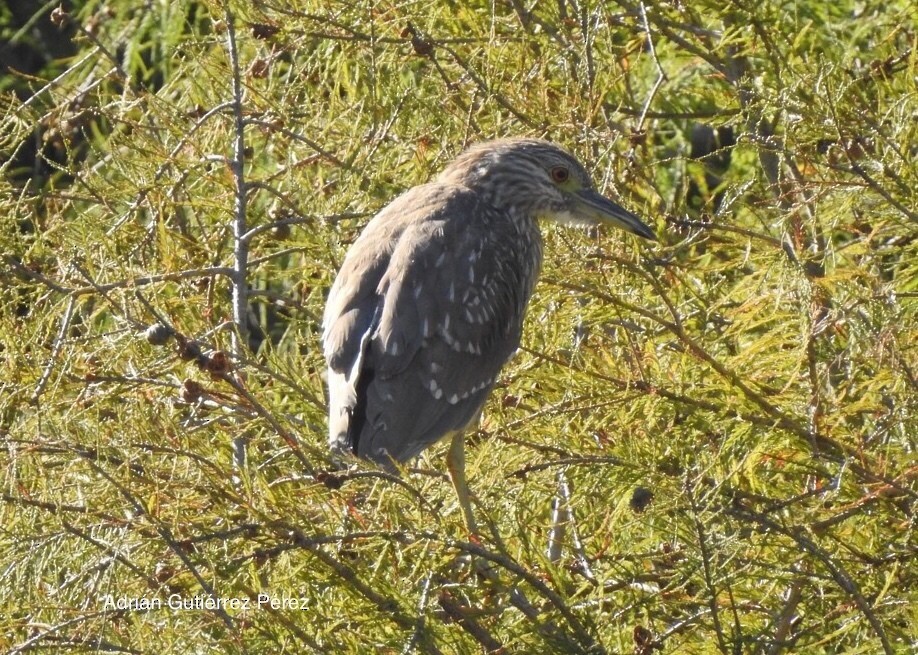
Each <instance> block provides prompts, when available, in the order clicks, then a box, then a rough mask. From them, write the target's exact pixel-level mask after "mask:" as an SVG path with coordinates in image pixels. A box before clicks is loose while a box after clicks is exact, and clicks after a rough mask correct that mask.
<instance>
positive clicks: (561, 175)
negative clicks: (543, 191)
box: [551, 166, 571, 182]
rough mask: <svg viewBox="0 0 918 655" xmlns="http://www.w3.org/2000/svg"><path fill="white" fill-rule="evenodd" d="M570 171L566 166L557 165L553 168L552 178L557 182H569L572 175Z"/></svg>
mask: <svg viewBox="0 0 918 655" xmlns="http://www.w3.org/2000/svg"><path fill="white" fill-rule="evenodd" d="M570 175H571V174H570V171H568V170H567V169H566V168H564V166H555V167H554V168H553V169H551V179H553V180H554V181H555V182H567V178H568V177H570Z"/></svg>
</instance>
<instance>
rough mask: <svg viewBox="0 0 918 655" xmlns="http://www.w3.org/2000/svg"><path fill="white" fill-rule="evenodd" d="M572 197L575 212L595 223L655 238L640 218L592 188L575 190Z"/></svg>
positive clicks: (653, 239)
mask: <svg viewBox="0 0 918 655" xmlns="http://www.w3.org/2000/svg"><path fill="white" fill-rule="evenodd" d="M574 198H575V199H576V201H577V205H578V206H577V213H578V214H580V215H581V216H583V217H584V218H587V219H589V220H592V221H596V222H597V223H611V224H612V225H614V226H616V227H619V228H621V229H623V230H627V231H628V232H631V233H632V234H637V235H638V236H640V237H644V238H645V239H650V240H651V241H656V240H657V235H655V234H654V233H653V230H651V229H650V228H649V227H647V225H646V224H645V223H644V222H643V221H642V220H641V219H640V218H638V217H637V216H635V215H634V214H632V213H631V212H630V211H628V210H627V209H625V208H624V207H622V206H620V205H618V204H616V203H614V202H612V201H611V200H609V199H608V198H606V197H605V196H603V195H600V194H598V193H596V192H595V191H593V190H592V189H581V190H579V191H575V192H574Z"/></svg>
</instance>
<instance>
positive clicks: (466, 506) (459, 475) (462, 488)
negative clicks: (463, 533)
mask: <svg viewBox="0 0 918 655" xmlns="http://www.w3.org/2000/svg"><path fill="white" fill-rule="evenodd" d="M446 468H447V470H448V471H449V477H450V480H452V482H453V487H455V489H456V496H457V497H458V498H459V507H460V508H462V514H463V515H464V517H465V526H466V527H467V528H468V529H469V535H470V536H473V537H477V536H478V535H479V534H480V533H479V532H478V524H477V523H476V522H475V515H474V514H473V513H472V502H471V498H470V497H469V487H468V485H467V484H466V482H465V438H464V436H463V433H462V431H461V430H460V431H457V432H454V433H453V436H452V440H451V442H450V444H449V452H448V453H447V454H446Z"/></svg>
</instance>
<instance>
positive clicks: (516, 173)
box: [322, 138, 656, 535]
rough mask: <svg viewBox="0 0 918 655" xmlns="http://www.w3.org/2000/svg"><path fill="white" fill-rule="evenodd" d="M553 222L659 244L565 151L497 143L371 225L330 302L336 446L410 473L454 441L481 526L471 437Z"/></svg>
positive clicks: (475, 150) (517, 328) (455, 464)
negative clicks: (468, 458) (470, 479)
mask: <svg viewBox="0 0 918 655" xmlns="http://www.w3.org/2000/svg"><path fill="white" fill-rule="evenodd" d="M542 220H549V221H556V222H559V223H567V224H575V225H577V224H579V225H597V224H603V223H606V224H610V225H613V226H615V227H618V228H621V229H623V230H625V231H627V232H630V233H632V234H635V235H638V236H640V237H643V238H644V239H649V240H656V236H655V234H654V232H653V230H651V228H650V227H648V226H647V225H646V224H645V223H644V222H643V221H642V220H641V219H640V218H639V217H638V216H637V215H635V214H633V213H631V212H630V211H628V210H626V209H625V208H623V207H622V206H621V205H619V204H617V203H615V202H613V201H612V200H609V199H608V198H606V197H605V196H603V195H601V194H600V193H599V192H597V191H596V189H595V187H594V184H593V182H592V180H591V177H590V175H589V173H588V172H587V170H586V169H585V168H584V166H583V165H582V164H581V163H580V162H579V161H578V160H577V159H576V158H575V157H574V156H573V155H571V154H570V153H568V152H567V151H566V150H565V149H563V148H562V147H560V146H558V145H555V144H554V143H551V142H549V141H545V140H541V139H534V138H510V139H498V140H493V141H485V142H482V143H478V144H475V145H472V146H471V147H469V148H468V149H466V150H465V151H464V152H462V153H461V154H460V155H459V156H458V157H457V158H456V159H455V160H453V161H452V162H451V163H450V164H448V165H447V166H446V168H445V169H444V170H443V171H442V172H441V173H440V174H439V175H438V176H437V177H436V178H435V179H433V181H431V182H429V183H426V184H421V185H419V186H415V187H413V188H410V189H409V190H407V191H405V192H404V193H403V194H401V195H400V196H398V197H397V198H395V199H394V200H393V201H392V202H391V203H390V204H388V205H387V206H386V207H384V208H383V209H382V210H381V211H380V212H379V213H377V214H376V215H375V216H374V217H373V218H372V219H371V220H370V221H369V223H368V224H367V225H366V227H365V228H364V229H363V231H362V232H361V234H360V235H359V236H358V238H357V239H356V240H355V241H354V243H353V244H352V245H351V246H350V248H349V249H348V251H347V252H346V254H345V256H344V260H343V262H342V264H341V267H340V270H339V271H338V274H337V276H336V278H335V280H334V283H333V284H332V287H331V289H330V291H329V295H328V299H327V302H326V305H325V312H324V315H323V326H322V327H323V334H322V342H323V350H324V355H325V360H326V363H327V365H328V372H327V384H328V387H329V405H328V427H329V433H328V442H329V446H330V448H331V450H332V451H333V452H334V453H337V454H346V455H351V456H356V457H357V458H360V459H365V460H370V461H372V462H375V463H376V464H378V465H381V466H382V467H383V468H384V469H386V470H389V471H397V468H398V466H400V465H402V464H404V463H406V462H408V461H410V460H411V459H413V458H415V457H416V456H418V455H419V454H420V453H421V452H423V451H424V450H425V449H427V448H428V447H429V446H431V445H433V444H435V443H437V442H438V441H440V440H442V439H446V438H449V439H451V443H450V446H449V450H448V452H447V456H446V464H447V469H448V473H449V477H450V479H451V481H452V483H453V486H454V487H455V490H456V495H457V498H458V501H459V505H460V508H461V511H462V513H463V518H464V520H465V524H466V526H467V528H468V530H469V531H470V533H472V534H475V535H477V534H478V526H477V524H476V522H475V517H474V514H473V511H472V506H471V501H470V494H469V489H468V484H467V481H466V478H465V450H464V434H465V433H466V432H467V431H468V430H470V429H471V428H472V427H474V426H476V425H477V422H478V420H479V418H480V415H481V412H482V409H483V407H484V405H485V402H486V400H487V398H488V396H489V394H490V393H491V390H492V389H493V387H494V385H495V382H496V381H497V377H498V374H499V373H500V371H501V368H502V367H503V366H504V364H505V363H506V362H507V360H508V359H509V358H510V357H511V355H513V354H514V352H515V351H516V350H517V349H518V347H519V345H520V340H521V337H522V330H523V322H524V319H525V315H526V308H527V305H528V303H529V299H530V297H531V295H532V292H533V288H534V287H535V284H536V280H537V278H538V275H539V271H540V269H541V265H542V250H543V246H542V236H541V232H540V228H539V222H540V221H542Z"/></svg>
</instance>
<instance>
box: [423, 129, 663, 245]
mask: <svg viewBox="0 0 918 655" xmlns="http://www.w3.org/2000/svg"><path fill="white" fill-rule="evenodd" d="M439 180H440V181H441V182H447V183H452V184H461V185H464V186H468V187H470V188H474V189H475V190H477V191H480V192H481V193H482V194H483V195H484V196H485V197H486V198H487V199H488V202H490V203H491V204H493V205H495V206H497V207H500V208H502V209H507V210H509V211H512V212H516V213H520V214H523V215H526V216H531V217H533V218H540V219H541V218H544V219H549V220H554V221H558V222H561V223H574V224H581V225H597V224H602V223H608V224H611V225H614V226H616V227H618V228H621V229H623V230H626V231H628V232H631V233H632V234H637V235H638V236H641V237H644V238H645V239H651V240H656V236H655V235H654V233H653V230H651V229H650V228H649V227H648V226H647V225H646V224H645V223H644V222H643V221H641V219H640V218H638V217H637V216H636V215H634V214H632V213H631V212H629V211H628V210H626V209H625V208H623V207H621V206H620V205H619V204H617V203H615V202H613V201H611V200H609V199H608V198H606V197H605V196H603V195H601V194H600V193H599V192H597V191H596V189H595V188H594V187H593V182H592V179H591V178H590V174H589V173H587V171H586V169H585V168H584V167H583V165H582V164H580V162H578V161H577V160H576V159H575V158H574V157H573V156H572V155H571V154H570V153H568V152H567V151H565V150H564V149H563V148H560V147H558V146H556V145H555V144H553V143H550V142H548V141H542V140H539V139H505V140H499V141H488V142H485V143H480V144H478V145H474V146H472V147H471V148H469V149H468V150H466V151H465V152H464V153H462V154H461V155H460V156H459V157H458V158H457V159H456V160H455V161H453V163H452V164H450V165H449V167H447V169H446V170H444V171H443V173H442V174H441V175H440V176H439Z"/></svg>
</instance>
